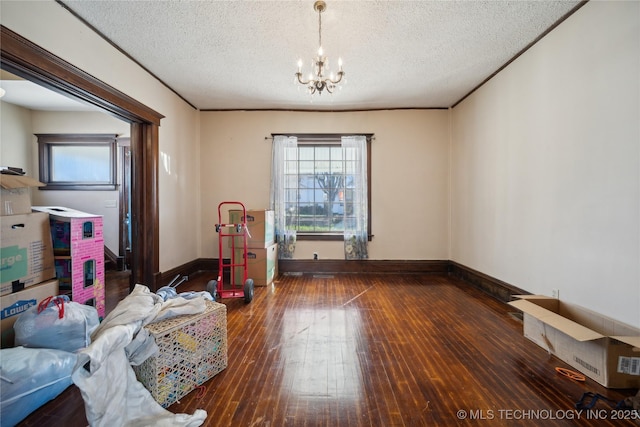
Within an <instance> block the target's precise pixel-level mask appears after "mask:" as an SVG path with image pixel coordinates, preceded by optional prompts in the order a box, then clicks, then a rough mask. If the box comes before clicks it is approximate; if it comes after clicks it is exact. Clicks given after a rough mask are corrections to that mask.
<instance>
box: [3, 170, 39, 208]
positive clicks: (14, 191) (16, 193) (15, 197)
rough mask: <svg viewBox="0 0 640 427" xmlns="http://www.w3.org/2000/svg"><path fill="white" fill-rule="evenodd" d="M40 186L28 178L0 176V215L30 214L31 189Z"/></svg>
mask: <svg viewBox="0 0 640 427" xmlns="http://www.w3.org/2000/svg"><path fill="white" fill-rule="evenodd" d="M42 186H44V184H43V183H41V182H40V181H38V180H36V179H33V178H29V177H28V176H23V175H9V174H0V202H1V203H0V215H24V214H28V213H31V187H42Z"/></svg>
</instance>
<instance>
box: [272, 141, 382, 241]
mask: <svg viewBox="0 0 640 427" xmlns="http://www.w3.org/2000/svg"><path fill="white" fill-rule="evenodd" d="M291 136H296V137H297V138H298V147H297V155H296V156H292V158H293V160H290V159H289V160H285V165H284V175H285V177H284V186H283V191H284V199H285V209H286V212H287V213H286V228H287V229H288V230H295V231H296V234H297V239H298V240H342V239H343V234H344V231H345V222H349V221H351V222H353V221H355V218H354V209H353V204H354V196H353V194H354V189H355V186H356V185H357V183H356V180H355V179H354V170H353V169H354V167H353V164H354V159H353V158H351V156H350V155H349V154H347V155H346V156H345V155H344V153H345V151H344V150H343V148H342V146H341V137H342V136H343V135H291ZM345 136H346V135H345ZM366 137H367V164H368V168H367V171H368V173H367V189H368V193H369V197H368V200H369V202H368V205H367V211H368V214H369V215H368V224H367V230H368V235H369V237H371V226H370V224H371V209H370V206H371V203H370V200H371V190H370V189H371V185H370V181H371V167H370V164H371V163H370V159H371V155H370V152H371V135H366ZM347 153H348V152H347ZM345 157H346V158H345Z"/></svg>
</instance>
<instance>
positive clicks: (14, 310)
mask: <svg viewBox="0 0 640 427" xmlns="http://www.w3.org/2000/svg"><path fill="white" fill-rule="evenodd" d="M56 295H58V281H57V280H55V279H53V280H48V281H46V282H42V283H39V284H37V285H34V286H31V287H29V288H27V289H25V290H23V291H20V292H14V293H12V294H9V295H5V296H3V297H0V310H2V311H1V312H0V331H1V333H2V341H1V345H0V346H1V347H2V348H8V347H13V341H14V336H15V335H14V332H13V324H14V323H16V319H18V317H19V315H20V314H21V313H23V312H25V311H26V310H28V309H29V308H31V307H33V306H35V305H38V304H40V301H42V300H43V299H45V298H47V297H49V296H56Z"/></svg>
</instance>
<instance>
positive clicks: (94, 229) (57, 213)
mask: <svg viewBox="0 0 640 427" xmlns="http://www.w3.org/2000/svg"><path fill="white" fill-rule="evenodd" d="M32 209H33V210H34V211H38V212H46V213H48V214H49V222H50V226H51V240H52V243H53V255H54V261H55V267H56V277H57V278H58V282H59V284H60V293H61V294H67V295H69V297H70V298H71V300H72V301H75V302H78V303H80V304H87V305H91V306H93V307H95V308H96V310H98V315H99V316H100V318H104V315H105V289H104V286H105V282H104V280H105V276H104V236H103V234H102V216H101V215H94V214H89V213H86V212H80V211H77V210H74V209H70V208H65V207H58V206H34V207H33V208H32Z"/></svg>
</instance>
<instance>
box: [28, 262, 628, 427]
mask: <svg viewBox="0 0 640 427" xmlns="http://www.w3.org/2000/svg"><path fill="white" fill-rule="evenodd" d="M210 278H211V277H209V276H207V275H200V276H199V277H192V278H191V279H190V280H189V281H188V282H185V283H183V284H181V285H180V286H179V288H178V291H186V290H202V289H204V288H205V285H206V282H207V281H208V280H209V279H210ZM125 279H126V278H125ZM119 282H120V284H118V283H119ZM127 286H128V284H127V281H126V280H123V279H120V280H116V279H113V278H112V279H110V280H109V281H108V283H107V289H108V295H107V311H110V310H111V309H113V307H114V306H115V304H117V302H118V300H119V299H121V298H123V297H124V296H125V295H126V294H127ZM222 302H223V303H224V304H226V306H227V325H228V358H229V360H228V367H227V369H225V370H224V371H222V372H221V373H219V374H218V375H216V376H215V377H213V378H212V379H211V380H209V381H208V382H206V383H205V384H204V386H205V389H204V392H200V391H194V392H192V393H190V394H189V395H187V396H185V397H184V398H183V399H182V400H181V401H180V402H178V403H176V404H174V405H172V406H170V407H169V408H168V409H169V410H170V411H171V412H174V413H192V412H193V411H195V410H196V409H198V408H201V409H205V410H206V411H207V413H208V417H207V420H206V422H205V425H207V426H327V427H328V426H350V427H351V426H423V425H428V426H449V425H492V426H493V425H509V426H514V425H532V424H544V425H545V426H569V425H571V426H576V425H580V426H606V425H609V426H619V425H630V426H633V425H636V424H635V423H634V422H633V421H613V420H612V419H611V418H612V413H611V412H609V410H610V409H612V408H611V406H609V404H607V403H606V402H605V401H599V402H598V403H597V404H596V406H594V408H593V410H592V411H591V412H589V413H587V412H586V411H584V412H582V413H578V412H576V410H575V406H574V405H575V403H576V402H578V401H579V400H580V398H581V396H582V395H583V393H585V392H593V393H599V394H601V395H603V396H606V397H607V398H608V399H611V400H612V401H614V402H617V401H619V400H621V399H624V398H625V397H628V396H632V395H635V393H636V391H637V390H609V389H606V388H604V387H601V386H600V385H598V384H597V383H595V382H593V381H591V380H589V379H587V381H586V382H585V383H578V382H575V381H573V380H570V379H567V378H565V377H562V376H560V375H558V374H557V373H556V372H555V370H554V368H555V367H556V366H565V367H568V366H567V365H565V364H564V363H562V362H561V361H559V360H558V359H556V358H554V357H552V356H549V355H548V353H547V352H546V351H544V350H543V349H541V348H539V347H538V346H536V345H535V344H533V343H531V342H530V341H528V340H527V339H525V338H524V337H523V336H522V323H521V321H520V320H519V319H518V316H517V315H515V314H514V313H513V311H514V309H513V308H512V307H510V306H508V305H506V304H504V303H502V302H500V301H497V300H495V299H493V298H491V297H489V296H487V295H486V294H484V293H482V292H480V291H478V290H476V289H475V288H473V287H470V286H469V285H467V284H465V283H462V282H460V281H458V280H456V279H453V278H451V277H448V276H445V275H438V274H424V275H421V274H415V275H391V274H344V275H336V276H332V275H315V276H313V275H302V276H296V275H286V276H281V277H280V278H279V279H278V280H277V282H276V283H275V284H274V285H273V286H270V287H257V288H256V290H255V297H254V300H253V302H252V303H250V304H245V303H244V302H243V301H242V299H227V300H223V301H222ZM595 418H598V419H595ZM86 424H87V422H86V418H85V416H84V405H83V401H82V398H81V397H80V393H79V391H78V390H77V388H76V387H75V386H71V387H70V388H68V389H67V390H66V391H65V392H63V394H62V395H60V396H59V397H58V398H56V399H55V400H53V401H52V402H49V403H47V404H46V405H44V406H43V407H42V408H40V409H39V410H38V411H36V412H35V413H33V414H31V415H30V416H29V417H28V418H27V419H25V420H24V421H23V422H22V423H21V425H24V426H35V425H38V426H43V425H56V426H59V425H64V426H65V427H74V426H85V425H86Z"/></svg>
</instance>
